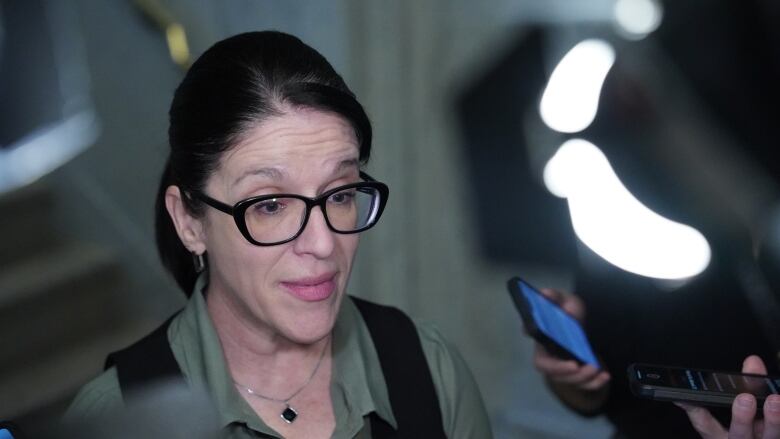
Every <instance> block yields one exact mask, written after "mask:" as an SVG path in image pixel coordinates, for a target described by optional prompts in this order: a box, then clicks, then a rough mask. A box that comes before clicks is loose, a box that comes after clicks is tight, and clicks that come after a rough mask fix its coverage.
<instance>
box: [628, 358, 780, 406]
mask: <svg viewBox="0 0 780 439" xmlns="http://www.w3.org/2000/svg"><path fill="white" fill-rule="evenodd" d="M628 379H629V382H630V384H631V391H632V392H633V393H634V395H636V396H639V397H641V398H649V399H655V400H658V401H677V402H687V403H691V404H698V405H714V406H730V405H731V403H732V402H733V401H734V398H735V397H736V396H737V395H739V394H740V393H751V394H753V395H754V396H755V397H756V400H757V401H758V406H759V407H761V405H762V404H763V402H764V400H765V399H766V397H767V396H769V395H772V394H777V393H778V391H779V390H780V377H771V376H766V375H754V374H746V373H734V372H715V371H711V370H704V369H688V368H684V367H669V366H659V365H651V364H632V365H631V366H629V367H628Z"/></svg>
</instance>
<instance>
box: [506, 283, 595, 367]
mask: <svg viewBox="0 0 780 439" xmlns="http://www.w3.org/2000/svg"><path fill="white" fill-rule="evenodd" d="M507 286H508V288H509V295H510V296H511V297H512V301H513V302H514V303H515V306H516V307H517V310H518V311H519V312H520V317H521V318H522V320H523V325H524V326H525V329H526V331H528V333H529V334H530V335H531V337H533V338H534V339H536V341H538V342H539V343H540V344H541V345H542V346H544V347H545V348H546V349H547V350H548V351H549V352H550V353H551V354H553V355H556V356H558V357H560V358H563V359H573V360H576V361H577V362H579V363H580V364H590V365H593V366H595V367H596V368H599V369H602V367H601V364H599V361H598V360H597V359H596V355H595V354H594V353H593V348H592V347H591V345H590V342H589V341H588V337H586V336H585V330H584V329H583V328H582V325H580V322H578V321H577V319H575V318H574V317H572V316H570V315H569V314H567V313H566V311H564V310H563V309H562V308H561V307H560V306H559V305H558V304H557V303H555V302H553V301H552V300H550V299H548V298H547V297H545V296H544V295H543V294H542V293H541V292H540V291H539V290H537V289H536V288H534V287H532V286H531V285H530V284H529V283H528V282H526V281H524V280H522V279H520V278H519V277H513V278H512V279H509V282H508V283H507Z"/></svg>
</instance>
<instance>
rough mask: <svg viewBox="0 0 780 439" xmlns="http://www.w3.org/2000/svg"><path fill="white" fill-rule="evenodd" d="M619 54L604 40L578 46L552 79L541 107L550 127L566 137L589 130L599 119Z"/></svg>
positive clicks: (543, 116)
mask: <svg viewBox="0 0 780 439" xmlns="http://www.w3.org/2000/svg"><path fill="white" fill-rule="evenodd" d="M614 62H615V50H614V49H613V48H612V46H611V45H610V44H609V43H607V42H606V41H603V40H595V39H591V40H585V41H582V42H580V43H579V44H577V45H576V46H574V47H573V48H572V49H571V50H570V51H569V52H568V53H567V54H566V55H565V56H564V57H563V58H562V59H561V61H560V62H559V63H558V65H557V66H556V67H555V70H553V72H552V75H550V80H549V81H548V82H547V87H546V88H545V89H544V94H542V100H541V102H540V103H539V113H540V114H541V116H542V120H543V121H544V123H545V124H547V126H549V127H550V128H552V129H554V130H555V131H559V132H562V133H576V132H579V131H582V130H584V129H585V128H587V127H588V126H589V125H590V124H591V122H593V119H595V117H596V112H597V111H598V107H599V95H601V86H602V85H603V84H604V78H606V76H607V73H608V72H609V69H610V68H611V67H612V64H614Z"/></svg>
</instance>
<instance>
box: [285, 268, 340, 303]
mask: <svg viewBox="0 0 780 439" xmlns="http://www.w3.org/2000/svg"><path fill="white" fill-rule="evenodd" d="M280 285H281V286H282V287H284V288H285V289H286V290H287V291H289V292H290V293H291V294H292V295H293V296H295V297H297V298H298V299H301V300H304V301H306V302H317V301H320V300H325V299H327V298H328V297H330V296H331V295H332V294H333V293H334V292H335V291H336V273H326V274H322V275H318V276H312V277H305V278H299V279H295V280H289V281H282V282H280Z"/></svg>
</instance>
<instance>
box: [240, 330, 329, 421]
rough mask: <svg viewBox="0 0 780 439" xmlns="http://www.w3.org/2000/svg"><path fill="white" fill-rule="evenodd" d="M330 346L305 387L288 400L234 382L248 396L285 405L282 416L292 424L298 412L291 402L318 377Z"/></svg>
mask: <svg viewBox="0 0 780 439" xmlns="http://www.w3.org/2000/svg"><path fill="white" fill-rule="evenodd" d="M329 344H330V343H329V342H328V343H325V347H324V348H322V352H321V353H320V358H319V359H318V360H317V364H316V365H315V366H314V370H312V371H311V375H309V378H308V379H306V382H305V383H303V385H301V387H299V388H298V390H296V391H295V392H293V394H292V395H290V396H288V397H287V398H273V397H270V396H266V395H261V394H260V393H258V392H257V391H256V390H254V389H252V388H251V387H249V386H245V385H243V384H240V383H237V382H235V381H233V382H234V383H235V384H236V385H237V386H238V387H240V388H241V389H242V390H244V391H245V392H246V393H248V394H250V395H252V396H254V397H257V398H261V399H265V400H268V401H273V402H278V403H281V404H284V405H285V408H284V410H283V411H282V413H281V415H280V416H281V418H282V419H283V420H284V422H286V423H288V424H292V422H293V421H294V420H295V418H297V417H298V411H297V410H295V409H294V408H292V407H291V406H290V400H291V399H293V398H295V397H296V396H298V394H299V393H301V392H302V391H303V389H305V388H306V386H308V385H309V383H311V380H313V379H314V375H317V371H318V370H319V369H320V364H322V359H323V358H325V351H326V350H327V349H328V345H329Z"/></svg>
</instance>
